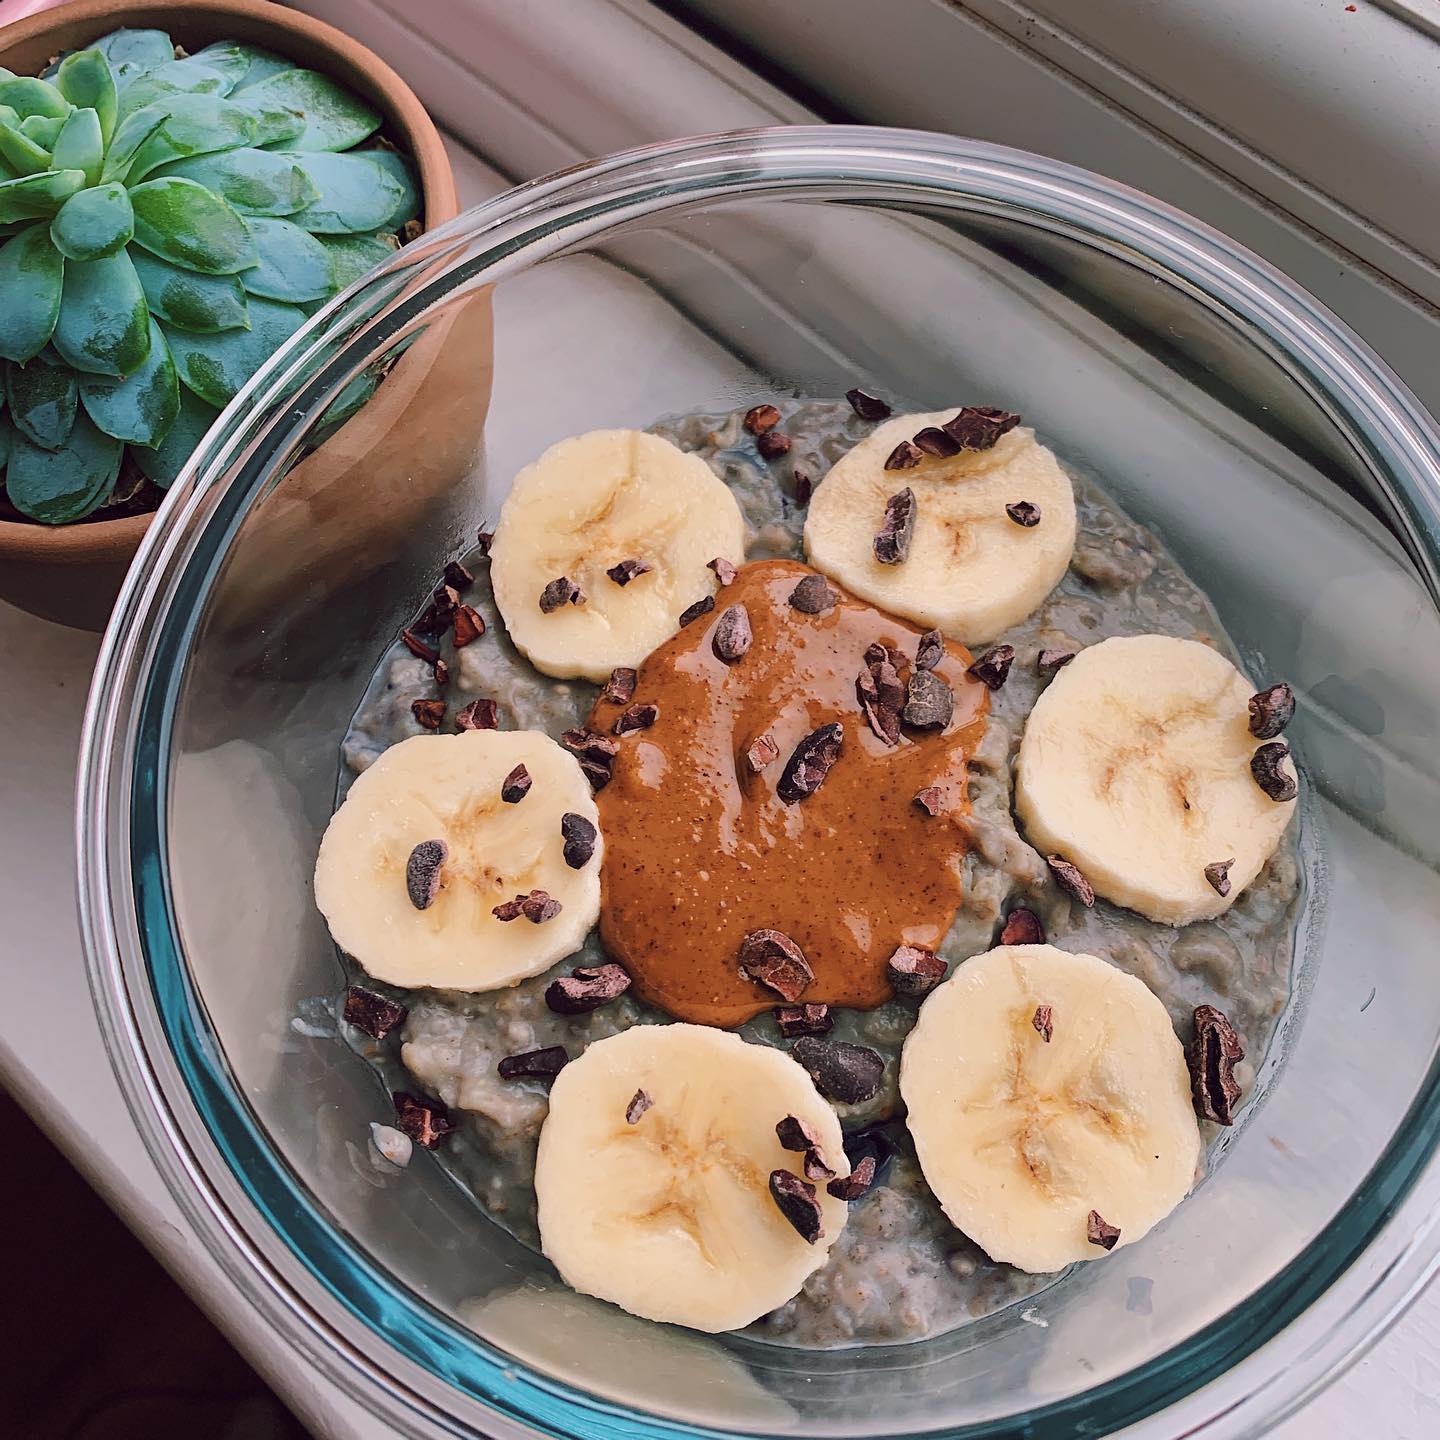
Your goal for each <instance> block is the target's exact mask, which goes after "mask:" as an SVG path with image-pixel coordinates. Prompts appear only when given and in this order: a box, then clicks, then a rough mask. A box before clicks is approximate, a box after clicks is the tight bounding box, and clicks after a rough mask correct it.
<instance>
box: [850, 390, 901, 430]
mask: <svg viewBox="0 0 1440 1440" xmlns="http://www.w3.org/2000/svg"><path fill="white" fill-rule="evenodd" d="M845 398H846V399H847V400H848V401H849V402H850V408H851V409H852V410H853V411H854V412H855V413H856V414H857V415H858V416H859V417H860V418H861V419H862V420H868V421H870V422H871V423H872V424H873V423H874V422H875V421H877V420H888V419H889V418H890V416H891V415H893V414H894V413H895V412H894V411H893V410H891V408H890V407H889V406H888V405H887V404H886V403H885V402H884V401H883V400H882V399H880V397H879V396H878V395H867V394H866V393H865V392H864V391H863V390H860V389H855V390H847V391H846V392H845Z"/></svg>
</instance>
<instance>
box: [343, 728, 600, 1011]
mask: <svg viewBox="0 0 1440 1440" xmlns="http://www.w3.org/2000/svg"><path fill="white" fill-rule="evenodd" d="M519 765H523V766H524V767H525V769H526V770H527V771H528V773H529V775H530V781H531V783H530V788H529V790H528V791H527V792H525V794H524V796H523V798H522V799H520V800H519V801H516V802H513V803H510V802H506V801H505V800H502V799H501V796H500V791H501V787H502V785H504V784H505V782H506V780H507V778H508V777H509V776H510V775H511V773H512V772H513V771H514V770H515V768H516V766H519ZM512 793H513V792H512ZM566 814H574V815H579V816H581V817H583V818H584V819H585V820H586V821H588V822H589V823H590V824H591V825H593V826H595V827H596V831H597V835H596V839H595V848H594V853H593V855H592V856H591V857H590V859H589V860H587V861H586V863H585V864H583V865H582V866H580V867H579V868H578V869H572V868H571V866H570V865H568V864H567V863H566V860H565V855H564V850H565V839H564V837H563V836H562V835H561V833H560V821H561V817H562V816H564V815H566ZM598 830H599V814H598V812H597V811H596V809H595V800H594V797H593V795H592V793H591V790H590V782H589V781H588V780H586V778H585V776H584V774H583V773H582V772H581V769H580V765H579V762H578V761H577V760H576V759H575V757H574V756H573V755H571V754H569V753H568V752H567V751H565V750H562V749H561V748H560V746H559V745H557V744H556V743H555V742H554V741H553V740H552V739H550V737H549V736H548V735H542V734H540V733H538V732H537V731H532V730H466V731H463V732H462V733H461V734H459V735H416V736H413V737H412V738H411V739H409V740H402V741H401V742H400V743H399V744H398V745H392V746H391V747H390V749H388V750H386V751H385V753H384V754H383V755H381V756H380V758H379V759H378V760H376V761H375V763H374V764H373V765H371V766H370V768H369V769H368V770H366V771H365V772H364V774H362V775H361V776H360V777H359V778H358V779H357V780H356V781H355V783H354V784H353V785H352V786H351V787H350V793H349V794H348V795H347V796H346V797H345V803H344V804H343V805H341V807H340V808H339V809H338V810H337V811H336V812H335V814H334V815H333V816H332V817H331V820H330V824H329V826H328V828H327V829H326V831H325V837H324V839H323V840H322V841H321V842H320V854H319V857H318V858H317V860H316V862H315V903H316V904H317V905H318V906H319V907H320V911H321V913H322V914H323V915H324V916H325V920H326V923H327V924H328V925H329V926H330V933H331V935H333V936H334V937H335V943H336V944H337V945H338V946H339V947H340V948H341V949H342V950H344V951H346V952H347V953H348V954H350V955H353V956H354V957H355V959H356V960H358V961H359V962H360V964H361V965H363V966H364V967H365V969H366V970H367V971H368V972H369V973H370V974H371V975H373V976H375V978H376V979H377V980H386V981H389V982H390V984H392V985H405V986H419V985H431V986H435V987H436V988H439V989H446V990H495V989H498V988H499V987H500V986H502V985H514V984H515V983H516V982H517V981H520V980H523V979H525V978H526V976H528V975H538V974H539V973H540V972H541V971H542V970H548V969H549V968H550V966H552V965H553V964H554V963H555V962H556V961H557V960H561V959H564V957H565V956H567V955H570V954H573V953H574V952H575V951H576V950H578V949H579V948H580V946H581V944H582V943H583V942H584V940H585V936H586V935H587V934H588V933H589V931H590V927H591V926H592V925H594V924H595V921H596V919H597V918H598V917H599V914H600V860H601V855H602V853H603V846H602V842H601V840H600V838H599V835H598ZM437 841H438V842H440V844H439V845H438V846H437V845H435V843H434V842H437ZM536 891H543V892H544V894H545V895H546V896H548V897H549V902H550V903H549V904H546V903H545V902H544V901H543V900H542V901H534V899H533V892H536ZM517 896H525V897H529V898H531V900H532V903H531V904H530V906H529V908H527V909H526V910H524V911H521V912H520V913H519V914H517V915H516V916H515V918H514V919H511V920H508V921H505V920H501V919H499V918H497V917H496V916H495V915H494V914H493V913H492V911H493V909H494V907H495V906H497V905H499V906H502V907H503V906H505V905H506V903H507V902H512V903H513V902H514V901H515V899H516V897H517ZM556 904H558V906H559V909H558V910H555V909H554V908H553V907H554V906H555V905H556ZM422 906H423V908H422ZM532 917H539V918H532Z"/></svg>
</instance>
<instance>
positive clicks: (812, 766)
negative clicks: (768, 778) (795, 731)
mask: <svg viewBox="0 0 1440 1440" xmlns="http://www.w3.org/2000/svg"><path fill="white" fill-rule="evenodd" d="M844 738H845V732H844V730H842V729H841V727H840V726H839V725H837V724H835V723H833V722H832V723H831V724H829V725H822V726H821V727H820V728H819V729H818V730H815V731H812V732H811V733H810V734H809V735H807V736H806V737H805V738H804V739H803V740H802V741H801V742H800V743H799V744H798V745H797V746H796V747H795V749H794V751H793V752H792V753H791V756H790V758H789V759H788V760H787V761H786V762H785V771H784V774H782V775H781V777H780V783H779V784H778V785H777V786H776V787H775V790H776V794H778V795H779V796H780V798H781V799H782V800H783V801H784V802H785V803H786V804H787V805H794V804H796V803H798V802H799V801H801V800H803V799H805V797H806V796H807V795H813V794H814V793H815V792H816V791H817V790H818V789H819V788H820V786H821V784H822V782H823V781H824V779H825V777H826V776H827V775H828V774H829V773H830V770H831V767H832V766H833V765H834V764H835V762H836V761H837V760H838V759H839V758H840V747H841V744H842V743H843V741H844Z"/></svg>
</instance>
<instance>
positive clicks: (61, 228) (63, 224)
mask: <svg viewBox="0 0 1440 1440" xmlns="http://www.w3.org/2000/svg"><path fill="white" fill-rule="evenodd" d="M134 234H135V212H134V210H133V209H132V208H131V206H130V197H129V196H128V195H127V194H126V193H125V187H124V186H123V185H117V184H115V183H113V182H112V183H111V184H109V185H95V186H93V187H92V188H91V189H89V190H82V191H80V193H79V194H78V195H72V196H71V197H70V198H69V199H68V200H67V201H66V202H65V203H64V204H63V205H62V206H61V207H60V213H59V214H58V215H56V217H55V218H54V219H53V220H52V221H51V222H50V238H51V239H52V240H53V241H54V242H55V248H56V249H57V250H58V251H59V252H60V253H61V254H62V255H63V256H65V258H66V259H67V260H103V259H104V258H105V257H106V256H107V255H113V254H115V252H116V251H117V250H123V249H124V248H125V247H126V246H127V245H128V244H129V243H130V240H131V238H132V237H133V236H134Z"/></svg>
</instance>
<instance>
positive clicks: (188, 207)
mask: <svg viewBox="0 0 1440 1440" xmlns="http://www.w3.org/2000/svg"><path fill="white" fill-rule="evenodd" d="M237 153H239V152H237ZM209 158H210V157H207V156H201V157H199V158H198V159H195V160H184V161H181V162H180V163H181V164H183V165H202V164H204V163H205V162H206V160H207V159H209ZM130 203H131V204H132V205H133V206H134V207H135V239H136V242H137V243H138V244H140V245H142V246H144V248H145V249H146V250H148V251H150V253H151V254H152V255H158V256H159V257H160V258H161V259H162V260H169V261H170V262H171V263H172V264H175V265H183V266H184V267H185V268H187V269H189V270H199V271H200V272H201V273H202V274H206V275H233V274H235V273H236V272H237V271H239V270H248V269H249V268H250V266H252V265H255V264H258V263H259V260H260V256H259V254H258V253H257V252H256V249H255V241H254V239H253V238H252V237H251V234H250V231H249V229H248V228H247V227H246V225H245V221H244V220H243V219H242V218H241V217H240V215H239V214H237V213H236V211H235V210H234V209H233V208H232V207H231V206H230V205H228V204H226V202H225V201H224V200H223V199H221V198H220V196H219V195H216V194H214V193H213V192H212V191H210V190H208V189H207V188H206V187H205V186H204V185H201V184H197V183H196V182H195V181H194V180H187V179H185V178H184V177H183V176H179V175H169V176H165V177H164V178H162V179H156V180H146V181H145V182H144V183H143V184H141V185H137V186H135V188H134V189H133V190H131V192H130Z"/></svg>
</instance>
